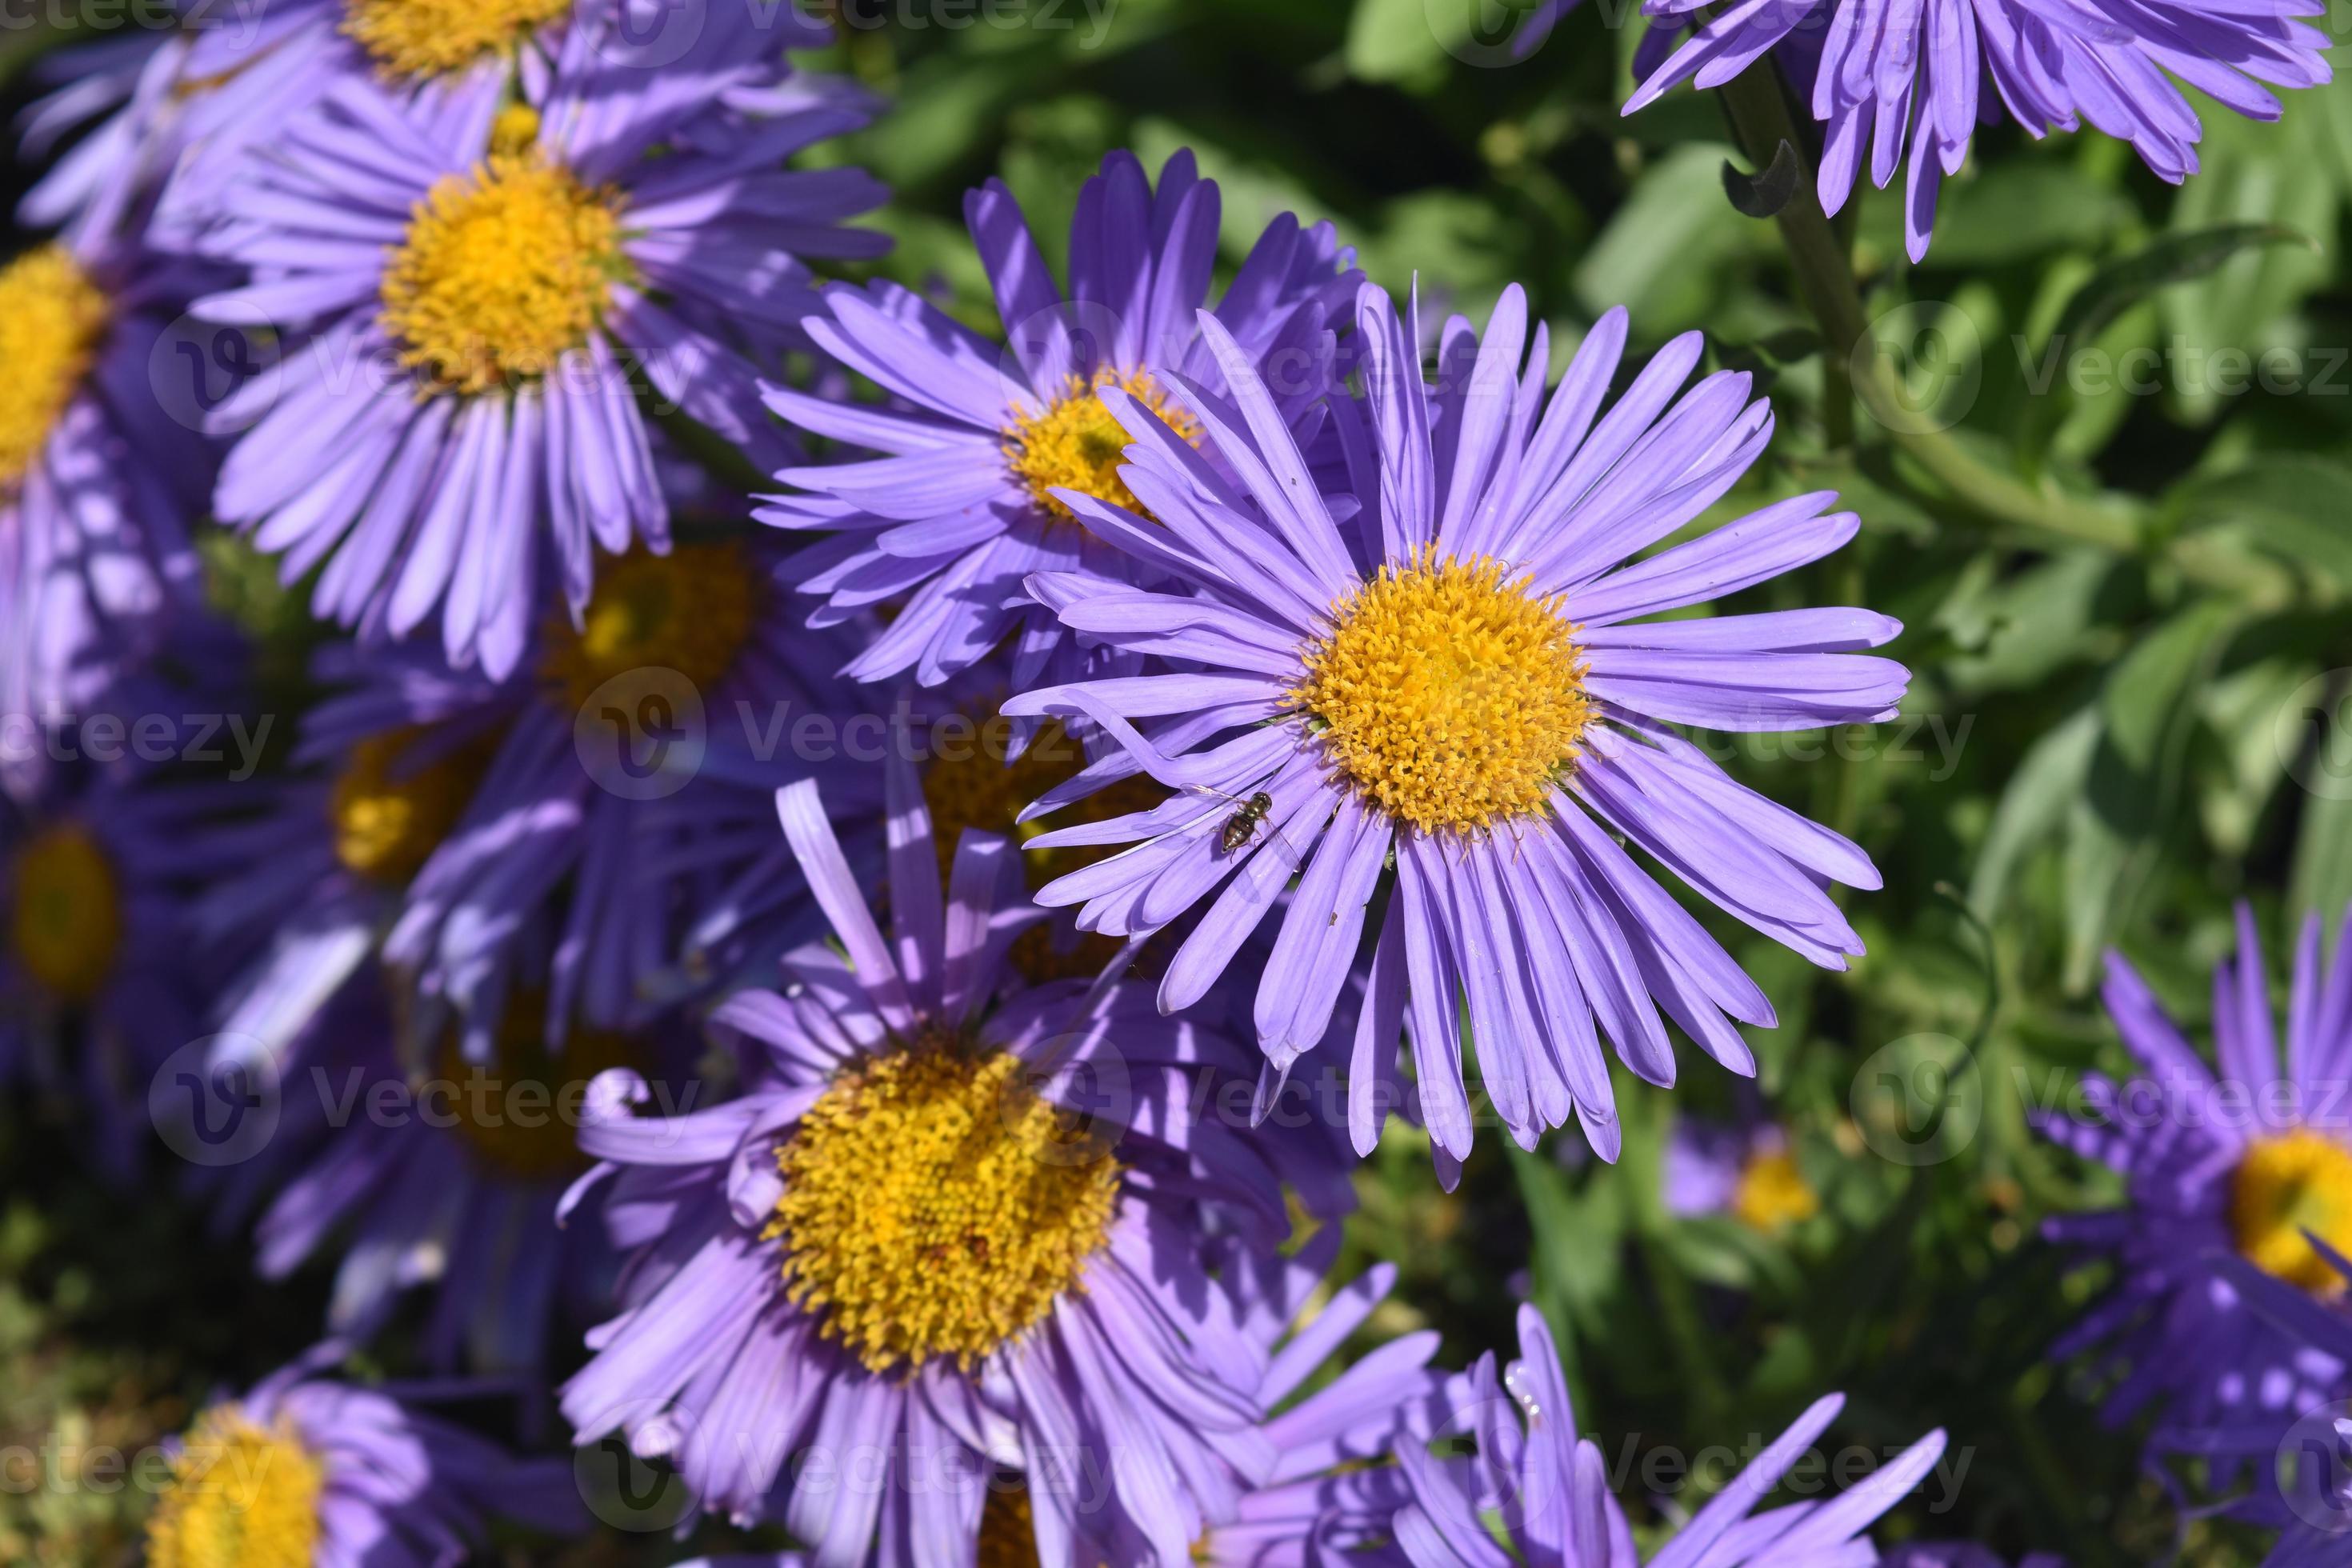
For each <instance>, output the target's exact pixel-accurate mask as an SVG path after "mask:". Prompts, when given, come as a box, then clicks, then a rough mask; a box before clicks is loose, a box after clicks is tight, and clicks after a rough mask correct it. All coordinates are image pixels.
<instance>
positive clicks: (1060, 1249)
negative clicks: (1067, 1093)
mask: <svg viewBox="0 0 2352 1568" xmlns="http://www.w3.org/2000/svg"><path fill="white" fill-rule="evenodd" d="M776 1168H777V1170H778V1172H779V1173H781V1174H782V1177H783V1184H784V1193H783V1196H782V1198H780V1199H779V1200H777V1203H776V1212H775V1216H774V1218H773V1219H772V1220H771V1221H770V1223H769V1225H768V1227H767V1229H766V1231H765V1232H764V1233H763V1235H764V1236H765V1237H769V1238H773V1239H779V1240H781V1241H782V1244H783V1245H782V1255H783V1273H784V1279H785V1281H786V1291H787V1293H788V1294H789V1295H790V1297H791V1298H792V1300H794V1301H796V1302H799V1303H800V1304H801V1305H803V1307H806V1308H809V1309H811V1310H815V1311H819V1312H821V1313H822V1314H823V1323H824V1329H823V1331H824V1334H825V1335H826V1336H827V1337H828V1338H832V1339H837V1340H839V1341H840V1342H842V1343H843V1344H844V1345H845V1347H847V1348H848V1350H849V1351H850V1352H852V1353H854V1354H855V1355H856V1357H857V1358H858V1360H859V1361H861V1362H863V1363H865V1364H866V1366H867V1367H868V1368H870V1369H871V1370H873V1371H876V1372H884V1371H887V1370H889V1369H891V1368H893V1367H896V1366H898V1365H900V1364H902V1363H903V1364H905V1365H907V1366H908V1367H910V1368H913V1367H920V1366H922V1365H923V1364H925V1363H928V1362H929V1361H930V1360H931V1359H932V1358H933V1357H935V1356H953V1357H955V1358H956V1361H957V1363H958V1364H959V1365H961V1366H962V1367H964V1368H965V1369H967V1370H968V1369H970V1368H971V1365H972V1364H973V1363H975V1362H977V1361H979V1360H980V1359H981V1358H982V1357H984V1356H986V1355H988V1354H989V1353H991V1352H993V1351H995V1350H996V1349H997V1348H998V1347H999V1346H1001V1345H1003V1344H1004V1343H1005V1342H1007V1341H1009V1340H1011V1339H1012V1338H1013V1336H1014V1335H1016V1334H1019V1333H1020V1332H1022V1331H1024V1330H1025V1329H1028V1328H1030V1327H1031V1326H1033V1325H1034V1324H1035V1323H1036V1322H1037V1321H1040V1320H1041V1319H1043V1318H1044V1317H1045V1314H1046V1313H1047V1312H1049V1311H1050V1310H1052V1309H1053V1305H1054V1301H1055V1298H1057V1297H1059V1296H1061V1295H1062V1294H1063V1293H1064V1292H1066V1291H1068V1290H1070V1289H1074V1288H1076V1286H1077V1284H1078V1279H1079V1274H1080V1272H1081V1270H1082V1269H1083V1268H1084V1267H1085V1265H1086V1262H1087V1258H1090V1257H1092V1256H1093V1255H1094V1254H1095V1253H1096V1252H1097V1251H1098V1250H1099V1249H1100V1248H1101V1247H1102V1246H1103V1243H1104V1239H1105V1237H1106V1236H1107V1235H1108V1230H1109V1226H1110V1222H1111V1217H1112V1215H1113V1213H1114V1211H1115V1209H1116V1207H1117V1205H1118V1193H1119V1180H1120V1173H1119V1165H1118V1162H1117V1161H1115V1160H1113V1159H1112V1158H1111V1156H1110V1154H1109V1153H1108V1151H1106V1150H1104V1149H1103V1148H1101V1147H1100V1146H1099V1145H1098V1144H1097V1143H1096V1142H1094V1141H1092V1140H1090V1139H1087V1138H1085V1137H1082V1136H1079V1135H1077V1134H1076V1133H1075V1132H1073V1131H1072V1130H1071V1129H1070V1128H1069V1127H1068V1126H1067V1125H1066V1122H1065V1121H1064V1118H1063V1113H1061V1112H1059V1111H1057V1110H1055V1108H1054V1107H1053V1106H1051V1105H1049V1104H1048V1103H1046V1102H1045V1100H1041V1099H1039V1098H1038V1097H1037V1096H1036V1095H1035V1094H1034V1092H1033V1091H1032V1090H1031V1089H1030V1088H1029V1086H1028V1084H1027V1083H1026V1081H1025V1080H1024V1077H1023V1072H1022V1064H1021V1062H1020V1061H1019V1060H1018V1059H1017V1058H1013V1057H1012V1056H1009V1055H1006V1054H1004V1053H1003V1052H998V1051H992V1050H988V1049H986V1048H984V1047H974V1046H972V1045H970V1044H969V1043H967V1042H964V1041H961V1040H956V1039H950V1038H947V1037H938V1036H929V1035H927V1036H925V1037H922V1038H919V1039H918V1040H917V1041H915V1042H914V1043H913V1044H911V1045H908V1046H905V1047H901V1048H899V1049H897V1050H894V1051H892V1052H891V1053H889V1054H888V1055H886V1056H878V1057H876V1058H872V1059H870V1060H868V1061H866V1062H865V1063H864V1064H862V1065H860V1066H857V1067H855V1068H848V1069H845V1071H844V1072H843V1073H842V1075H841V1076H840V1077H839V1078H837V1079H835V1081H834V1083H833V1085H832V1087H831V1088H829V1089H826V1090H825V1092H824V1097H823V1098H822V1099H820V1100H818V1101H817V1102H816V1104H815V1105H814V1107H813V1108H811V1110H809V1111H808V1113H807V1114H806V1115H805V1116H803V1118H802V1119H801V1121H800V1123H799V1125H798V1126H797V1127H796V1128H795V1129H794V1130H793V1133H792V1135H791V1136H790V1137H789V1138H787V1139H786V1140H785V1141H784V1142H782V1143H781V1144H779V1145H778V1146H777V1150H776Z"/></svg>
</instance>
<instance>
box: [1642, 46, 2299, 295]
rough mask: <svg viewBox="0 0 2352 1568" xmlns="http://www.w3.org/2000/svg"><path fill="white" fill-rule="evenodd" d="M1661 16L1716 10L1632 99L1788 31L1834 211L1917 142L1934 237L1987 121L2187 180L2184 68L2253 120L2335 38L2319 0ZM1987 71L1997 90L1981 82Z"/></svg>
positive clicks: (2193, 126)
mask: <svg viewBox="0 0 2352 1568" xmlns="http://www.w3.org/2000/svg"><path fill="white" fill-rule="evenodd" d="M2323 9H2324V7H2323V6H2322V5H2321V4H2320V0H2252V3H2251V4H2244V3H2240V0H2053V3H2051V4H2026V3H2023V0H1973V3H1971V4H1969V5H1960V4H1959V3H1958V0H1944V3H1942V4H1937V5H1929V4H1917V3H1911V4H1906V3H1901V0H1740V3H1739V4H1738V5H1731V6H1729V7H1727V8H1726V9H1725V10H1724V11H1723V12H1722V14H1721V15H1719V16H1714V17H1713V18H1712V19H1707V18H1706V17H1705V16H1704V7H1703V4H1702V0H1644V4H1643V11H1644V12H1645V13H1646V14H1647V15H1648V16H1651V17H1652V18H1654V21H1655V22H1656V24H1657V25H1658V26H1662V27H1679V26H1684V25H1686V24H1697V23H1702V22H1703V23H1704V25H1702V26H1699V28H1698V31H1697V33H1696V35H1695V36H1694V37H1692V38H1691V39H1690V40H1689V41H1688V42H1687V43H1685V44H1684V45H1683V46H1682V47H1680V48H1678V49H1676V50H1675V52H1674V54H1673V55H1672V57H1671V58H1667V59H1666V60H1664V62H1662V63H1660V64H1658V65H1657V66H1656V67H1655V68H1654V69H1652V70H1651V71H1650V72H1649V73H1648V75H1647V78H1646V79H1644V80H1643V82H1642V84H1641V86H1640V87H1639V88H1638V89H1635V91H1634V93H1633V97H1632V98H1630V99H1628V100H1626V103H1625V112H1626V113H1628V114H1631V113H1633V111H1634V110H1638V109H1641V108H1643V106H1645V105H1647V104H1648V103H1650V102H1651V101H1652V100H1655V99H1656V98H1658V97H1659V96H1660V95H1662V94H1664V92H1665V91H1666V90H1667V89H1670V88H1672V87H1674V86H1675V85H1676V84H1678V83H1680V82H1683V81H1685V80H1693V79H1695V80H1696V82H1697V84H1698V85H1699V86H1700V87H1719V86H1721V85H1722V84H1723V83H1725V82H1727V81H1729V80H1730V79H1732V78H1734V77H1736V76H1738V74H1739V73H1740V72H1741V71H1742V70H1745V69H1747V68H1748V66H1750V65H1751V64H1753V63H1754V62H1755V61H1756V60H1757V59H1758V58H1759V57H1760V56H1762V55H1764V54H1765V53H1767V52H1768V51H1769V50H1771V49H1772V48H1773V47H1775V46H1776V45H1781V44H1784V43H1785V44H1786V45H1787V46H1788V47H1787V48H1786V49H1785V50H1784V51H1783V57H1784V58H1786V59H1787V61H1788V63H1789V66H1790V76H1791V78H1792V79H1794V80H1795V81H1796V82H1797V84H1798V89H1799V91H1800V92H1801V93H1810V96H1811V103H1812V110H1813V118H1814V119H1816V120H1818V121H1821V122H1822V127H1823V132H1822V135H1823V139H1824V144H1823V147H1822V166H1821V170H1820V174H1819V184H1820V193H1821V202H1822V209H1823V210H1824V211H1827V212H1832V213H1834V212H1836V211H1837V210H1838V209H1839V208H1840V207H1842V206H1843V205H1845V201H1846V198H1847V196H1848V195H1851V194H1852V193H1853V181H1854V176H1855V175H1856V174H1858V173H1860V172H1861V170H1862V167H1863V163H1864V157H1865V155H1866V156H1867V158H1868V160H1869V164H1870V178H1871V183H1872V184H1875V185H1877V186H1878V187H1879V188H1880V189H1882V190H1884V189H1885V187H1886V185H1887V184H1888V182H1890V181H1891V180H1892V179H1893V178H1894V177H1895V166H1896V165H1897V164H1898V163H1901V162H1902V161H1903V157H1904V153H1905V148H1906V142H1907V144H1908V148H1909V152H1910V159H1911V162H1910V173H1909V174H1908V176H1907V179H1906V184H1905V187H1904V204H1903V228H1904V237H1905V240H1906V244H1907V246H1908V248H1909V250H1910V253H1911V259H1912V260H1914V261H1916V260H1918V259H1920V258H1922V257H1924V256H1926V255H1927V239H1928V234H1929V231H1930V230H1931V228H1932V227H1933V226H1934V223H1935V216H1936V189H1937V184H1938V183H1939V182H1940V181H1941V179H1942V177H1943V176H1944V175H1946V174H1957V173H1958V172H1959V168H1960V164H1961V163H1962V162H1963V161H1964V160H1965V159H1966V158H1967V157H1968V153H1969V137H1970V135H1971V134H1973V133H1974V132H1975V130H1976V127H1977V125H1978V124H1979V122H1980V121H1990V120H1991V119H1992V118H1993V117H1994V116H1995V114H1996V113H1998V111H1999V110H2000V109H2006V110H2008V111H2009V114H2010V116H2011V118H2012V119H2014V120H2015V121H2017V122H2018V123H2019V124H2020V125H2021V126H2023V127H2024V128H2025V130H2026V132H2028V133H2029V134H2031V135H2033V136H2037V137H2039V136H2041V135H2042V134H2044V133H2045V132H2050V131H2074V130H2075V129H2077V128H2078V127H2079V126H2080V125H2081V123H2082V122H2083V121H2089V122H2090V123H2091V124H2092V125H2093V126H2095V127H2096V128H2097V129H2098V130H2101V131H2104V132H2106V133H2107V134H2108V135H2110V136H2114V137H2117V138H2119V139H2121V140H2123V141H2126V142H2130V143H2131V144H2132V147H2133V148H2134V149H2135V150H2136V151H2137V153H2139V155H2140V158H2141V159H2142V161H2143V162H2145V163H2147V166H2148V167H2149V168H2150V169H2152V170H2154V171H2155V172H2156V174H2158V176H2159V177H2161V178H2163V179H2166V180H2169V181H2171V182H2172V183H2173V184H2179V183H2180V182H2181V181H2182V180H2183V179H2185V178H2187V177H2188V176H2189V175H2190V174H2195V173H2196V172H2197V141H2198V138H2199V136H2200V134H2201V133H2202V130H2203V128H2202V127H2201V126H2200V124H2199V122H2198V119H2197V113H2196V111H2195V110H2193V109H2192V108H2191V107H2190V106H2189V100H2188V97H2187V95H2186V94H2184V93H2183V92H2182V91H2181V85H2180V84H2182V83H2186V84H2187V85H2189V86H2190V87H2193V88H2196V89H2198V90H2200V92H2203V93H2205V94H2207V95H2208V96H2210V97H2211V98H2212V99H2214V100H2216V101H2217V102H2219V103H2221V105H2222V106H2223V107H2225V108H2228V109H2232V110H2237V112H2239V113H2240V114H2242V115H2245V116H2247V117H2248V118H2250V119H2254V120H2275V119H2277V118H2278V116H2279V102H2278V100H2277V99H2276V98H2275V97H2273V95H2272V94H2271V93H2270V92H2269V91H2268V90H2267V89H2265V88H2264V87H2263V83H2265V82H2268V83H2270V84H2271V85H2272V86H2274V87H2289V88H2296V87H2316V86H2318V85H2319V84H2321V83H2323V82H2325V81H2326V80H2328V79H2329V77H2330V72H2329V69H2328V65H2327V62H2326V59H2325V58H2323V57H2322V54H2321V51H2322V50H2324V49H2325V48H2326V47H2327V44H2328V38H2327V36H2326V34H2325V33H2323V32H2321V31H2320V30H2319V29H2318V28H2316V27H2314V26H2310V25H2309V24H2307V23H2305V22H2301V21H2297V20H2296V19H2295V18H2297V17H2300V16H2318V15H2320V14H2321V12H2322V11H2323ZM1988 83H1989V84H1990V87H1991V89H1992V92H1993V94H1994V95H1997V97H1998V100H1999V104H1998V107H1997V106H1996V104H1995V102H1994V101H1993V99H1992V98H1990V97H1988V96H1987V95H1986V93H1985V90H1984V89H1985V87H1986V86H1987V84H1988Z"/></svg>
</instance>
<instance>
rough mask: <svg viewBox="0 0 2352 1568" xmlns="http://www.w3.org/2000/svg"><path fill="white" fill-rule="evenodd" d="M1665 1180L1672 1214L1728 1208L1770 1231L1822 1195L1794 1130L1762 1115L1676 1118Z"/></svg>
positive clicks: (1805, 1215) (1817, 1207)
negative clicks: (1801, 1159)
mask: <svg viewBox="0 0 2352 1568" xmlns="http://www.w3.org/2000/svg"><path fill="white" fill-rule="evenodd" d="M1658 1179H1659V1184H1660V1185H1661V1186H1662V1188H1663V1189H1664V1197H1665V1202H1666V1210H1667V1212H1668V1213H1670V1214H1677V1215H1685V1216H1688V1215H1729V1216H1731V1217H1732V1218H1734V1219H1737V1220H1738V1221H1739V1222H1740V1223H1741V1224H1743V1225H1745V1226H1748V1228H1749V1229H1751V1230H1755V1231H1759V1232H1761V1233H1762V1234H1764V1235H1766V1236H1777V1235H1779V1234H1780V1233H1781V1232H1783V1231H1785V1230H1787V1229H1788V1228H1789V1227H1790V1226H1793V1225H1797V1224H1799V1223H1801V1222H1802V1221H1804V1220H1808V1219H1811V1217H1812V1216H1813V1215H1816V1214H1819V1213H1820V1212H1821V1206H1822V1200H1821V1194H1819V1193H1817V1192H1815V1191H1814V1190H1813V1185H1812V1184H1811V1182H1809V1181H1807V1180H1806V1179H1805V1173H1804V1172H1803V1171H1802V1170H1801V1169H1799V1167H1798V1164H1797V1157H1796V1152H1795V1151H1794V1150H1792V1149H1791V1148H1790V1144H1789V1135H1788V1133H1787V1132H1786V1131H1783V1130H1782V1129H1781V1128H1780V1126H1779V1125H1778V1124H1777V1123H1774V1122H1772V1121H1765V1120H1761V1119H1758V1120H1754V1121H1742V1122H1722V1121H1702V1120H1700V1119H1698V1118H1696V1117H1690V1116H1678V1117H1676V1118H1675V1125H1674V1130H1673V1131H1671V1132H1669V1133H1668V1134H1667V1135H1666V1146H1665V1150H1664V1155H1663V1157H1662V1160H1661V1164H1660V1169H1659V1173H1658Z"/></svg>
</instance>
